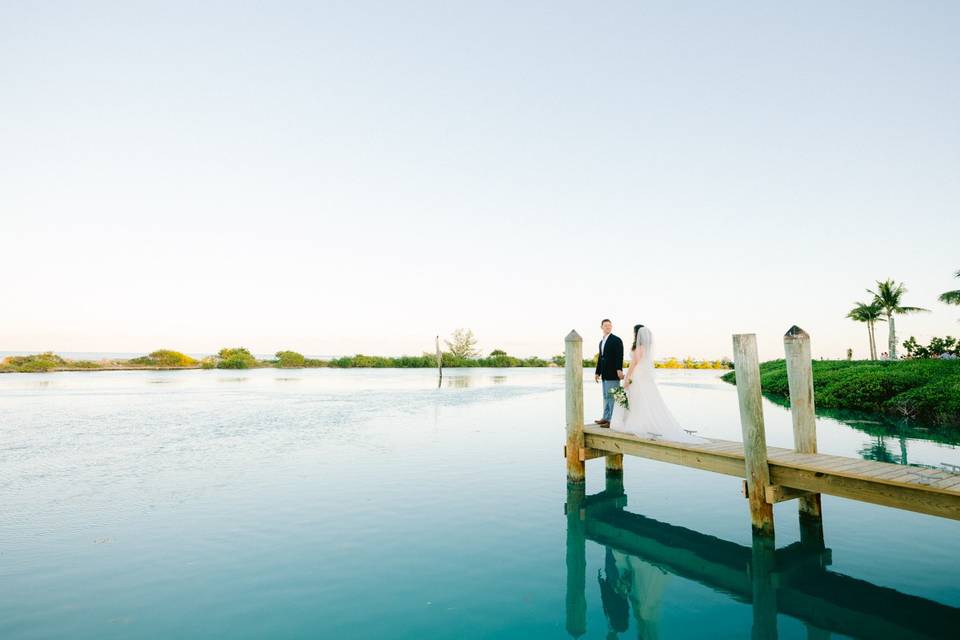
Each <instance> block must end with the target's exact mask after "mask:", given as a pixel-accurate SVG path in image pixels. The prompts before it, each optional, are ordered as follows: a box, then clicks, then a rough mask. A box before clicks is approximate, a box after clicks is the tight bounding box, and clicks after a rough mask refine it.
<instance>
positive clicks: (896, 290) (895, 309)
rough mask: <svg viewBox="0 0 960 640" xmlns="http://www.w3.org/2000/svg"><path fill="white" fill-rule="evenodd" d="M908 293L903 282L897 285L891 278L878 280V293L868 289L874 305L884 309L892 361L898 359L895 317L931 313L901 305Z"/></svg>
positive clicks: (919, 308)
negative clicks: (921, 312) (922, 312)
mask: <svg viewBox="0 0 960 640" xmlns="http://www.w3.org/2000/svg"><path fill="white" fill-rule="evenodd" d="M906 292H907V289H906V287H904V286H903V283H902V282H901V283H899V284H897V283H896V282H894V281H893V280H890V279H889V278H888V279H886V280H884V281H883V282H880V281H879V280H878V281H877V290H876V291H872V290H870V289H867V293H869V294H871V295H873V303H874V304H875V305H877V306H878V307H880V308H881V309H883V313H884V314H885V315H886V316H887V329H888V330H889V338H888V340H887V343H888V348H889V350H890V351H889V353H890V359H891V360H896V359H897V328H896V326H895V325H894V322H893V316H895V315H905V314H908V313H918V312H920V311H929V309H923V308H921V307H906V306H903V305H902V304H900V303H901V301H902V300H903V294H905V293H906Z"/></svg>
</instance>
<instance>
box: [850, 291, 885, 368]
mask: <svg viewBox="0 0 960 640" xmlns="http://www.w3.org/2000/svg"><path fill="white" fill-rule="evenodd" d="M854 304H856V305H857V306H855V307H854V308H853V309H851V310H850V313H848V314H847V317H848V318H850V319H851V320H855V321H857V322H865V323H867V337H868V338H869V339H870V359H871V360H876V359H877V335H876V323H877V322H886V320H884V319H883V309H881V308H880V307H879V306H878V305H876V304H873V303H870V304H866V303H865V302H855V303H854Z"/></svg>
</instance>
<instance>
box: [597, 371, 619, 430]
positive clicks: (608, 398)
mask: <svg viewBox="0 0 960 640" xmlns="http://www.w3.org/2000/svg"><path fill="white" fill-rule="evenodd" d="M601 382H602V383H603V384H602V385H601V386H602V387H603V419H604V420H606V421H607V422H609V421H610V418H612V417H613V396H612V395H610V390H611V389H616V388H617V387H619V386H620V381H619V380H602V381H601Z"/></svg>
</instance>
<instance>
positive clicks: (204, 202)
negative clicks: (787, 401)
mask: <svg viewBox="0 0 960 640" xmlns="http://www.w3.org/2000/svg"><path fill="white" fill-rule="evenodd" d="M958 33H960V4H958V3H955V2H924V3H916V2H896V3H894V2H843V3H835V2H809V3H800V4H797V3H767V2H751V3H744V2H731V3H714V2H700V3H675V2H660V3H649V2H646V3H642V2H604V3H579V2H578V3H573V2H555V1H551V2H473V3H462V2H396V3H386V2H383V3H369V2H358V1H356V2H327V3H324V2H303V3H297V2H269V3H267V2H262V3H235V2H204V3H195V2H190V3H179V2H170V1H165V2H154V3H145V2H134V3H131V2H116V3H107V2H89V3H74V2H62V3H58V2H35V3H26V2H11V1H6V2H0V87H2V98H0V222H2V225H0V247H2V249H0V250H2V255H3V258H4V264H5V271H6V274H7V275H6V277H4V278H3V279H2V281H0V304H2V307H3V320H2V323H0V349H46V348H51V349H59V350H110V351H137V350H151V349H153V348H156V347H159V346H167V347H171V348H179V349H182V350H184V351H192V352H196V351H200V352H205V351H213V350H215V349H217V348H219V347H221V346H224V345H237V344H242V345H245V346H247V347H249V348H251V349H253V350H255V351H257V352H270V351H273V350H276V349H280V348H294V349H297V350H300V351H304V352H308V353H352V352H357V351H363V352H368V353H370V352H374V353H387V354H395V353H404V352H406V353H418V352H420V351H421V350H423V349H429V348H431V347H432V341H433V336H434V335H435V334H436V333H441V334H447V333H449V332H450V331H451V330H452V329H454V328H456V327H460V326H464V327H472V328H473V329H474V331H475V332H476V333H477V334H478V336H479V338H480V340H481V346H482V347H483V348H484V350H489V349H492V348H497V347H500V348H505V349H507V350H508V351H510V352H514V353H517V354H521V355H524V354H541V355H547V354H551V353H557V352H559V351H560V350H561V349H562V339H563V336H564V334H565V333H566V332H567V331H568V330H569V329H570V328H572V327H576V328H577V329H579V330H580V331H581V332H582V333H583V334H584V335H585V336H586V337H587V338H588V339H589V341H590V342H591V343H592V342H593V341H594V339H595V338H596V337H597V336H598V329H597V326H596V325H597V324H598V321H599V320H600V318H602V317H604V316H609V317H612V318H613V319H614V321H615V323H616V324H617V329H618V333H621V334H622V335H624V336H626V335H627V334H628V333H629V331H628V330H627V325H630V324H633V323H634V322H638V321H639V322H643V323H645V324H647V325H649V326H651V327H653V330H654V332H655V334H656V336H657V338H658V341H659V352H660V354H661V355H669V354H674V355H678V356H682V355H687V354H689V355H694V356H703V357H708V356H709V357H719V356H723V355H729V354H730V352H731V348H730V334H732V333H734V332H746V331H754V332H757V333H758V334H759V335H760V338H761V357H764V358H767V357H776V356H778V355H779V354H780V353H782V346H781V342H780V336H782V334H783V332H784V331H785V330H786V329H787V328H788V327H789V326H790V325H791V324H793V323H796V324H799V325H801V326H802V327H804V328H806V329H807V330H808V331H810V332H811V334H812V335H813V340H814V348H815V352H816V353H817V354H818V355H826V356H836V355H840V354H842V353H843V352H844V351H845V349H846V348H847V347H848V346H852V347H854V349H855V350H856V353H857V355H861V356H862V355H865V353H866V338H865V335H866V333H865V330H864V328H863V327H862V326H861V325H856V324H854V323H852V322H850V321H848V320H845V319H844V314H845V313H846V311H847V310H848V309H849V308H850V306H851V304H852V303H853V301H854V300H857V299H865V298H866V294H865V293H864V288H865V287H867V286H869V285H871V284H872V283H873V282H874V281H875V280H876V279H878V278H886V277H893V278H896V279H898V280H903V281H905V282H906V284H907V286H908V289H909V294H908V296H907V299H906V302H907V303H909V304H914V305H920V306H925V307H929V308H930V309H932V311H933V312H932V313H930V314H925V315H923V316H914V317H908V318H904V319H902V320H901V322H900V332H901V334H902V337H904V338H905V337H906V336H908V335H910V334H915V335H917V337H918V338H924V337H929V336H930V335H935V334H944V333H954V334H956V333H957V332H958V331H960V325H958V323H957V319H958V318H960V308H956V307H952V308H951V307H947V306H945V305H942V304H940V303H938V302H937V301H936V297H937V295H938V294H939V293H941V292H942V291H945V290H947V289H954V288H957V287H958V286H960V280H955V279H954V278H953V277H952V274H953V272H955V271H956V270H957V269H960V251H958V242H957V237H958V231H960V215H958V203H960V180H958V176H960V119H958V114H960V82H958V78H960V44H958V39H957V34H958ZM880 334H881V337H882V338H883V340H884V341H885V328H884V327H883V326H881V327H880ZM589 350H590V349H588V351H589Z"/></svg>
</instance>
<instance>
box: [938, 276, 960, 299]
mask: <svg viewBox="0 0 960 640" xmlns="http://www.w3.org/2000/svg"><path fill="white" fill-rule="evenodd" d="M958 275H960V274H958ZM940 302H945V303H947V304H960V289H958V290H956V291H947V292H946V293H943V294H940Z"/></svg>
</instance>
